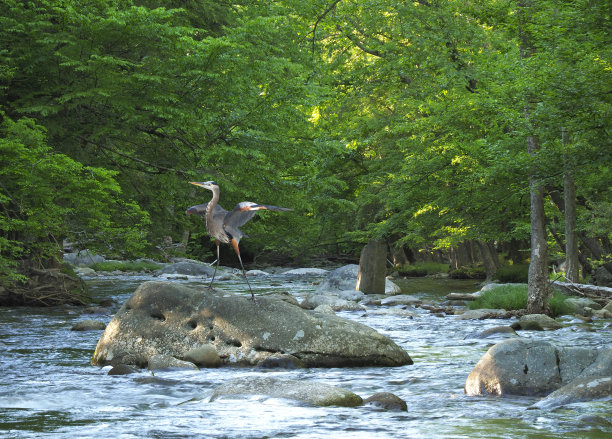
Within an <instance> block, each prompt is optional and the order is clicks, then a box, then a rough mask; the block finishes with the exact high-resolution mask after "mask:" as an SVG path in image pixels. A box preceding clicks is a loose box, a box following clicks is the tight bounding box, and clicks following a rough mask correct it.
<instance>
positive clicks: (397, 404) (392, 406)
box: [363, 392, 408, 412]
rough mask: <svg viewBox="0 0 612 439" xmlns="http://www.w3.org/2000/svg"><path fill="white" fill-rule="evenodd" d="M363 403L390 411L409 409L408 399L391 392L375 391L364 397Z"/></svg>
mask: <svg viewBox="0 0 612 439" xmlns="http://www.w3.org/2000/svg"><path fill="white" fill-rule="evenodd" d="M363 405H366V406H371V407H376V408H379V409H383V410H388V411H398V412H399V411H404V412H405V411H408V406H407V405H406V401H404V400H403V399H402V398H400V397H399V396H397V395H394V394H393V393H389V392H381V393H375V394H374V395H372V396H370V397H369V398H366V399H364V400H363Z"/></svg>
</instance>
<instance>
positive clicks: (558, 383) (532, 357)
mask: <svg viewBox="0 0 612 439" xmlns="http://www.w3.org/2000/svg"><path fill="white" fill-rule="evenodd" d="M609 351H610V352H612V349H610V350H609ZM610 357H611V356H610V355H609V354H606V352H603V353H602V352H600V351H598V350H596V349H587V348H561V349H559V348H557V347H555V346H554V345H552V344H551V343H548V342H546V341H542V340H532V339H523V338H516V339H512V340H505V341H502V342H500V343H497V344H496V345H495V346H493V347H492V348H491V349H489V350H488V351H487V353H486V354H485V355H484V356H483V357H482V358H481V359H480V361H479V362H478V363H477V364H476V366H475V367H474V369H473V370H472V371H471V373H470V374H469V376H468V378H467V380H466V382H465V393H466V394H468V395H484V394H492V395H542V396H544V395H548V394H549V393H551V392H553V391H555V390H557V389H559V388H560V387H562V386H564V385H566V384H568V383H570V382H572V381H573V380H575V379H577V378H582V377H586V376H598V375H602V373H603V372H605V371H607V373H608V374H610V373H612V369H611V368H610V363H612V360H610Z"/></svg>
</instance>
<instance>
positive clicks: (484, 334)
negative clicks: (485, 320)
mask: <svg viewBox="0 0 612 439" xmlns="http://www.w3.org/2000/svg"><path fill="white" fill-rule="evenodd" d="M500 334H501V335H510V336H512V337H518V334H517V333H516V332H515V331H514V329H513V328H512V327H511V326H496V327H494V328H489V329H485V330H484V331H481V332H473V333H471V334H468V335H466V336H465V338H464V340H465V339H468V338H488V337H492V336H495V335H500Z"/></svg>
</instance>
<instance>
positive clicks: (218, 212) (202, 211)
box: [185, 203, 228, 223]
mask: <svg viewBox="0 0 612 439" xmlns="http://www.w3.org/2000/svg"><path fill="white" fill-rule="evenodd" d="M206 206H208V203H204V204H198V205H196V206H191V207H190V208H189V209H187V210H186V211H185V213H186V214H187V215H200V216H202V217H203V216H204V215H206ZM227 213H228V212H227V210H225V209H224V208H223V207H221V206H219V205H218V204H215V207H214V208H213V218H214V219H215V220H216V221H219V223H221V222H222V221H223V220H224V218H225V217H226V216H227Z"/></svg>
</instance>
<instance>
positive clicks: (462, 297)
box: [446, 293, 481, 302]
mask: <svg viewBox="0 0 612 439" xmlns="http://www.w3.org/2000/svg"><path fill="white" fill-rule="evenodd" d="M480 295H481V293H448V294H447V295H446V300H451V301H453V300H459V301H468V302H471V301H473V300H476V299H478V298H479V297H480Z"/></svg>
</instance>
